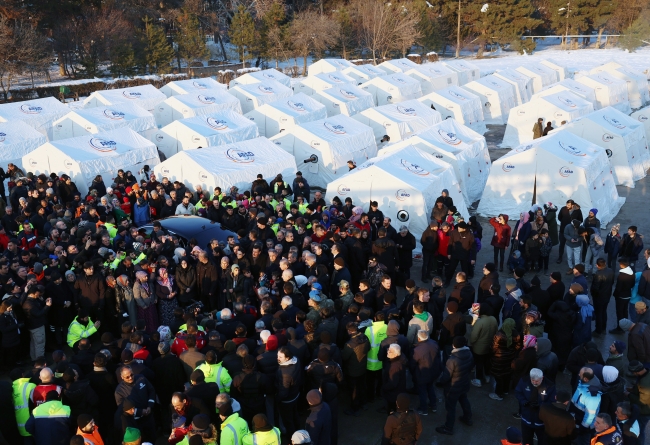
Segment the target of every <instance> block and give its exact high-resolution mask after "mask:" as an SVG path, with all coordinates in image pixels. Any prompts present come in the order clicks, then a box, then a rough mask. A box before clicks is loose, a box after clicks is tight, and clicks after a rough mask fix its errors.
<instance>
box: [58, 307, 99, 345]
mask: <svg viewBox="0 0 650 445" xmlns="http://www.w3.org/2000/svg"><path fill="white" fill-rule="evenodd" d="M100 325H101V322H100V321H99V320H98V321H96V322H95V323H93V322H92V320H91V319H90V317H89V316H88V311H87V310H86V309H79V315H77V316H76V317H75V318H74V320H73V321H72V323H70V327H69V328H68V338H67V340H66V342H67V343H68V346H70V347H71V348H73V347H74V345H75V344H77V342H78V341H79V340H81V339H82V338H88V337H90V336H91V335H93V334H94V333H95V332H97V328H99V326H100Z"/></svg>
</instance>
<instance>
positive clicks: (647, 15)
mask: <svg viewBox="0 0 650 445" xmlns="http://www.w3.org/2000/svg"><path fill="white" fill-rule="evenodd" d="M648 42H650V10H647V9H646V10H645V11H643V12H642V13H641V15H640V16H639V18H637V19H636V20H635V21H634V22H633V23H632V25H631V26H630V27H628V28H627V29H626V30H624V31H623V36H622V37H621V38H620V40H619V45H620V46H621V47H623V48H625V49H627V50H629V51H630V52H632V51H635V50H636V49H637V48H638V47H639V46H641V45H643V44H647V43H648Z"/></svg>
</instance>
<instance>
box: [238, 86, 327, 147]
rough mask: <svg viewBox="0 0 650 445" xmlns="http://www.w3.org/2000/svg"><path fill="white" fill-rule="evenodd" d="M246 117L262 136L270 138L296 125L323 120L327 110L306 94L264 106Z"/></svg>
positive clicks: (299, 94)
mask: <svg viewBox="0 0 650 445" xmlns="http://www.w3.org/2000/svg"><path fill="white" fill-rule="evenodd" d="M246 117H247V118H248V119H250V120H251V121H252V122H254V123H255V124H256V125H257V127H258V128H259V132H260V134H261V135H262V136H265V137H267V138H270V137H272V136H275V135H276V134H278V133H282V132H283V131H286V130H290V129H291V128H293V127H294V126H295V125H297V124H301V123H304V122H311V121H315V120H318V119H325V118H326V117H327V108H326V107H325V105H323V104H322V103H320V102H318V101H316V100H314V99H312V98H311V97H309V96H307V95H306V94H304V93H297V94H295V95H293V96H291V97H290V98H288V99H280V100H277V101H275V102H271V103H269V104H264V105H262V106H261V107H259V108H256V109H255V110H253V111H251V112H249V113H246Z"/></svg>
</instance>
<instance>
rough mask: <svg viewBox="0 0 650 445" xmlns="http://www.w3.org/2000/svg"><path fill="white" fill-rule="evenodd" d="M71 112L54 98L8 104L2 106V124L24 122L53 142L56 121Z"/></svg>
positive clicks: (0, 113) (0, 119)
mask: <svg viewBox="0 0 650 445" xmlns="http://www.w3.org/2000/svg"><path fill="white" fill-rule="evenodd" d="M69 112H70V109H69V108H68V107H66V106H65V105H63V104H62V103H61V102H59V101H58V100H56V99H55V98H53V97H45V98H43V99H34V100H26V101H24V102H8V103H6V104H2V105H0V122H15V121H23V122H25V123H26V124H27V125H29V126H30V127H32V128H34V129H35V130H36V131H38V132H39V133H41V134H43V135H45V136H46V137H47V138H48V140H51V139H52V135H53V123H54V121H55V120H57V119H58V118H60V117H62V116H65V115H66V114H68V113H69Z"/></svg>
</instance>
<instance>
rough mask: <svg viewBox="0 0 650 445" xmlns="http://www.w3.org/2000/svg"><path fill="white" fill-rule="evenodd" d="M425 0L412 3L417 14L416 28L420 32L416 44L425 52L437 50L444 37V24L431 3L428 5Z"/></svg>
mask: <svg viewBox="0 0 650 445" xmlns="http://www.w3.org/2000/svg"><path fill="white" fill-rule="evenodd" d="M429 5H430V3H428V2H427V1H426V0H421V1H417V2H415V3H414V7H415V10H416V12H417V14H418V18H419V20H418V24H417V30H418V32H419V33H420V38H419V39H417V42H416V43H417V45H419V46H421V47H422V49H424V51H425V52H428V51H431V50H435V51H438V50H440V48H442V46H443V44H444V43H443V42H444V37H443V33H442V32H443V29H444V24H443V23H441V21H440V20H438V17H437V16H438V14H437V13H436V11H435V10H434V7H433V5H431V6H429Z"/></svg>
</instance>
